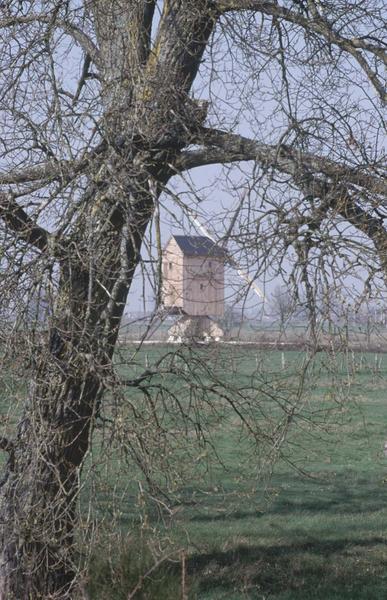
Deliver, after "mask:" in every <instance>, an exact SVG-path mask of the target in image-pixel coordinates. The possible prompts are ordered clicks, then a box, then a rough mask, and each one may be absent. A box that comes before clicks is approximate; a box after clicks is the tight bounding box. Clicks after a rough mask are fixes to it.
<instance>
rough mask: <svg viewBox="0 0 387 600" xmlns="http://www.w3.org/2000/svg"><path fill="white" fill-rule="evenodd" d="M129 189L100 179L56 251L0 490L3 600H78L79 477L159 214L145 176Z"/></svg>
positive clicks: (0, 588)
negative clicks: (56, 272)
mask: <svg viewBox="0 0 387 600" xmlns="http://www.w3.org/2000/svg"><path fill="white" fill-rule="evenodd" d="M129 171H130V169H129ZM119 174H120V170H119V169H118V175H119ZM118 175H117V177H118ZM125 184H126V185H128V184H130V190H131V191H129V188H128V193H127V195H125V196H122V197H121V198H119V197H117V195H116V192H117V188H116V187H115V186H111V185H107V186H106V188H104V186H103V185H102V184H101V181H99V186H100V187H101V186H102V192H98V193H96V195H95V198H94V202H93V204H92V208H91V210H90V212H89V214H86V215H82V217H81V218H80V220H79V223H78V224H77V227H75V234H74V235H73V238H72V239H71V240H69V241H68V243H67V244H66V246H65V247H64V248H61V249H60V252H61V258H60V261H59V262H60V281H59V290H58V296H57V302H56V307H55V312H54V314H53V316H52V319H51V326H50V331H49V335H48V336H47V341H46V344H45V345H43V346H42V347H41V348H40V349H39V350H38V352H37V354H36V356H35V357H34V365H33V371H34V379H33V383H32V385H31V389H30V394H29V399H28V403H27V405H26V407H25V411H24V416H23V419H22V420H21V422H20V424H19V426H18V432H17V437H16V440H15V443H14V444H13V445H12V448H11V451H10V455H9V460H8V463H7V467H6V473H5V477H4V479H3V481H2V484H1V511H0V518H1V521H2V524H3V528H2V539H1V542H2V564H1V569H0V599H1V600H24V599H25V600H27V599H28V600H35V599H36V600H37V599H38V598H61V599H62V598H63V599H64V598H72V597H73V593H74V589H75V588H74V585H75V576H76V574H77V572H78V570H79V569H78V565H77V564H76V560H77V558H76V552H75V540H74V534H75V525H76V522H77V519H76V503H77V498H78V492H79V477H80V469H81V466H82V462H83V460H84V457H85V455H86V453H87V451H88V447H89V438H90V434H91V429H92V423H93V418H94V416H95V415H96V413H97V412H98V403H99V401H100V398H101V394H102V392H103V380H104V375H105V372H106V370H107V369H108V365H109V361H110V359H111V357H112V354H113V351H114V345H115V342H116V338H117V334H118V327H119V323H120V319H121V316H122V313H123V310H124V307H125V302H126V296H127V293H128V289H129V286H130V283H131V280H132V277H133V273H134V270H135V267H136V264H137V258H138V256H139V253H140V247H141V241H142V238H143V235H144V232H145V228H146V226H147V224H148V222H149V219H150V217H151V214H152V208H153V198H152V196H151V194H150V192H149V190H148V189H147V181H146V180H144V178H143V177H137V178H136V177H135V178H133V177H132V178H131V180H130V181H129V180H128V178H127V177H126V178H125ZM91 187H92V189H93V184H91ZM136 190H137V193H136ZM131 207H132V209H131ZM133 207H135V209H133ZM91 213H93V214H91ZM129 214H130V219H129V217H128V215H129ZM91 219H94V223H93V227H92V228H91V227H90V220H91ZM129 221H130V231H129V230H128V222H129Z"/></svg>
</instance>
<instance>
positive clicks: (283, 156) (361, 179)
mask: <svg viewBox="0 0 387 600" xmlns="http://www.w3.org/2000/svg"><path fill="white" fill-rule="evenodd" d="M201 143H202V144H203V146H204V147H202V148H199V149H197V150H196V149H195V150H188V151H186V152H183V153H182V154H181V156H180V158H179V159H178V161H177V163H176V165H175V167H176V169H177V170H178V171H184V170H188V169H193V168H195V167H200V166H205V165H211V164H216V163H223V164H224V163H232V162H238V161H249V160H252V161H257V162H259V163H261V165H262V166H264V167H273V168H275V169H277V170H278V171H281V172H282V173H285V174H287V175H291V176H294V175H296V174H297V173H298V170H299V165H300V164H301V165H302V167H303V169H304V170H307V171H309V172H310V173H313V174H317V173H321V174H322V175H324V176H326V177H329V178H331V179H334V180H335V181H337V180H345V181H346V182H347V183H350V184H352V185H356V186H361V187H365V188H367V189H368V190H370V191H372V192H374V193H377V194H381V195H384V196H387V180H386V178H382V177H379V176H377V175H373V174H370V173H369V172H367V171H364V170H360V169H359V168H358V167H356V168H355V167H350V166H347V165H343V164H340V163H337V162H334V161H332V160H330V159H328V158H326V157H323V156H317V155H315V154H311V153H308V152H303V153H300V152H299V151H298V150H293V149H292V148H291V147H289V146H286V145H284V144H281V145H279V146H278V145H270V144H264V143H262V142H259V141H256V140H253V139H250V138H246V137H243V136H241V135H237V134H233V133H228V132H224V131H220V130H217V129H205V130H204V135H203V138H202V140H201Z"/></svg>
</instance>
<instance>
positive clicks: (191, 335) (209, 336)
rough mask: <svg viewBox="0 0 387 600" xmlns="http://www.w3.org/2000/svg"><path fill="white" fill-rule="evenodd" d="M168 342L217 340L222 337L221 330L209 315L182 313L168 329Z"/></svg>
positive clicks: (182, 342) (207, 341)
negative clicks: (195, 315) (197, 315)
mask: <svg viewBox="0 0 387 600" xmlns="http://www.w3.org/2000/svg"><path fill="white" fill-rule="evenodd" d="M168 334H169V338H168V342H176V343H180V344H184V343H188V344H189V343H192V342H206V343H209V342H219V341H220V340H222V339H223V337H224V332H223V330H222V329H221V328H220V327H219V325H218V324H217V323H215V321H213V320H212V319H210V317H203V316H200V317H192V316H188V315H184V316H183V317H181V318H180V319H179V320H178V321H176V323H174V324H173V325H172V327H171V328H170V329H169V330H168Z"/></svg>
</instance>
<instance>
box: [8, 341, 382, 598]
mask: <svg viewBox="0 0 387 600" xmlns="http://www.w3.org/2000/svg"><path fill="white" fill-rule="evenodd" d="M165 351H166V348H165V347H159V346H157V347H143V348H142V349H141V350H140V352H138V353H133V352H132V350H131V349H130V348H129V349H124V350H123V351H122V354H121V356H119V355H118V356H117V363H120V364H119V370H120V372H121V374H122V375H123V376H124V377H125V378H128V379H131V378H135V377H138V376H139V375H141V373H143V371H144V369H146V368H148V369H152V367H153V366H154V365H155V363H156V362H157V361H158V360H159V358H160V357H161V356H162V355H163V354H164V353H165ZM168 351H171V354H170V355H169V356H168V358H167V359H166V361H164V362H163V363H162V364H161V369H165V370H167V367H168V365H172V366H173V367H176V366H177V367H179V368H181V370H182V373H181V375H178V374H177V375H175V374H173V373H172V374H167V373H166V374H165V375H163V374H158V375H156V376H155V377H153V378H152V379H151V380H150V383H151V385H152V386H153V387H152V388H151V392H152V395H153V397H154V398H156V397H157V393H158V390H159V388H160V386H164V387H166V388H168V389H169V390H170V391H171V392H173V393H175V394H176V396H177V399H178V400H180V401H181V402H182V403H183V408H184V409H186V408H187V403H188V398H190V402H191V404H190V410H191V412H190V413H189V414H190V415H191V416H192V415H195V414H196V415H197V417H198V419H199V417H200V419H203V420H204V421H205V420H206V417H207V420H208V427H207V430H206V435H208V436H209V441H211V442H212V443H213V444H214V447H215V448H216V450H217V452H218V455H219V459H220V460H221V462H222V465H221V464H220V463H219V461H218V460H215V459H210V456H211V452H210V447H209V445H208V444H206V443H204V442H203V440H202V443H201V444H199V445H198V446H197V445H195V443H194V436H193V435H192V434H193V430H194V427H193V425H192V423H191V426H190V427H189V428H188V429H187V431H185V432H182V431H181V430H180V429H181V427H182V421H183V419H182V418H181V417H180V415H179V411H178V407H177V404H176V403H175V402H174V400H172V399H169V400H168V403H169V404H168V409H169V413H171V414H168V413H167V412H165V414H163V415H162V418H161V417H160V418H161V424H160V429H162V428H165V430H166V431H167V432H169V433H168V435H171V439H169V446H168V445H167V442H166V445H165V455H166V456H165V457H161V456H160V454H161V452H160V451H159V452H155V453H154V455H152V454H150V459H149V461H150V466H151V467H152V469H153V471H152V473H151V475H152V478H153V479H154V481H155V482H156V483H159V484H160V486H161V487H162V488H163V489H168V490H169V497H170V500H171V502H170V511H171V512H168V510H166V509H165V510H164V509H163V506H162V505H159V509H157V504H156V503H155V502H154V501H153V500H152V499H151V498H150V497H149V495H148V493H147V487H146V482H145V480H144V477H143V475H142V474H141V473H140V471H139V470H138V469H135V468H134V467H133V462H131V461H130V460H129V461H128V464H126V462H125V453H123V450H122V449H123V447H124V445H125V444H126V443H127V442H128V440H131V441H132V442H133V443H134V441H135V440H136V433H139V434H140V437H141V436H142V437H143V438H144V440H146V443H147V444H148V443H149V448H151V446H152V443H155V444H156V445H157V444H160V443H161V442H160V440H164V437H165V438H166V439H167V438H168V436H167V435H165V436H164V437H163V435H164V434H163V435H160V437H159V438H157V437H152V436H153V435H154V430H153V429H152V427H151V423H152V420H151V416H152V415H150V413H149V414H148V412H147V409H146V407H147V404H146V403H144V400H143V397H142V394H141V392H140V391H139V390H138V389H136V388H134V389H132V390H131V391H130V392H128V399H129V400H130V402H131V404H132V406H131V405H129V403H128V405H125V400H124V401H122V399H121V397H120V396H119V395H117V396H115V395H114V393H112V395H111V398H110V400H109V399H108V401H107V405H106V406H107V408H106V414H105V416H106V417H109V418H110V419H111V422H112V423H111V424H110V425H109V423H110V422H106V424H104V425H103V427H102V429H100V430H98V431H97V432H96V435H95V439H94V442H93V452H92V454H91V456H90V458H89V461H88V463H87V465H86V468H85V471H84V476H85V483H84V486H85V487H84V494H83V497H82V510H83V513H84V515H85V523H87V525H88V526H93V525H95V524H98V529H99V528H100V530H101V537H100V538H99V540H98V542H96V544H95V546H94V548H93V555H92V560H91V568H90V573H89V575H90V583H89V591H90V597H91V598H92V600H105V599H106V600H121V598H127V597H128V594H129V592H130V591H131V590H133V589H134V588H135V586H136V585H138V582H139V581H142V580H141V577H142V576H143V575H144V574H145V573H147V572H149V570H150V569H152V568H153V566H154V564H155V562H157V561H158V560H160V557H161V560H160V564H159V565H158V566H157V568H155V569H154V570H152V571H151V573H150V575H149V577H146V578H145V579H144V581H142V583H141V586H140V588H139V589H138V593H137V594H136V595H135V596H134V598H135V599H136V600H137V599H141V598H142V599H148V600H155V599H160V600H164V598H165V599H166V600H169V599H170V600H175V599H176V600H178V599H180V598H181V597H182V590H181V576H182V561H181V556H182V554H181V553H182V550H184V552H185V554H186V557H187V558H186V573H185V575H186V579H187V590H186V591H187V597H188V598H189V600H194V599H198V600H220V599H229V600H239V599H241V600H242V599H256V600H269V599H270V600H365V599H370V600H379V599H380V600H382V599H385V598H387V502H386V499H387V459H384V458H383V455H382V447H383V443H384V440H385V439H387V419H386V414H387V410H386V408H387V402H386V401H387V385H386V383H387V355H381V362H379V359H378V360H377V361H375V356H374V354H370V355H364V356H361V355H359V354H355V355H352V354H349V355H348V356H344V355H340V354H338V355H337V356H336V360H335V361H334V360H333V359H332V357H328V356H327V355H325V354H320V355H318V356H317V357H316V359H315V361H314V363H313V365H310V368H309V370H308V373H307V377H306V381H305V389H304V390H303V392H302V393H301V394H300V396H299V397H297V393H296V392H297V371H300V365H301V364H302V363H303V361H304V360H305V356H304V355H303V353H298V352H286V353H285V354H284V356H283V355H282V353H281V352H265V353H260V352H259V351H258V350H256V349H253V350H251V349H249V350H247V351H246V350H244V349H243V348H232V349H227V348H225V349H222V350H221V351H220V352H215V350H214V349H213V348H211V347H209V348H201V349H198V350H195V351H194V352H193V353H191V352H190V351H189V350H184V351H183V352H182V355H181V356H180V351H179V352H178V356H177V357H174V356H173V355H174V353H176V351H177V349H176V350H175V349H172V350H171V348H169V349H168ZM283 358H285V369H282V366H283ZM379 358H380V357H379ZM185 361H187V363H188V364H189V368H190V369H192V370H193V372H194V380H195V378H196V379H197V380H198V381H199V380H200V382H201V383H202V384H204V385H206V384H207V383H208V381H209V378H210V373H207V374H206V372H205V369H204V367H206V366H207V367H208V369H209V371H214V372H215V374H216V375H218V376H219V378H220V379H221V380H225V381H227V382H228V383H229V384H230V385H234V386H235V388H238V387H241V386H242V387H244V390H245V391H244V393H245V394H251V393H252V392H251V390H252V389H254V388H256V389H259V390H260V391H259V394H258V396H259V402H258V403H257V404H256V405H255V404H253V408H251V415H250V418H251V422H254V420H256V422H257V423H258V424H259V423H262V424H263V423H264V422H266V421H267V423H268V425H267V428H266V429H264V430H263V431H264V432H266V431H274V429H275V424H276V423H277V422H278V419H281V414H282V413H281V408H280V407H279V405H278V403H277V399H278V398H283V399H284V402H285V404H286V406H290V405H291V403H292V402H293V401H294V402H295V403H297V402H298V404H297V406H298V407H299V412H298V413H297V418H296V419H295V421H294V423H292V427H291V428H290V430H289V432H288V435H287V441H286V443H284V445H283V446H282V448H281V452H282V454H281V456H280V457H279V458H278V460H277V461H272V462H270V461H269V462H268V464H266V465H265V463H264V461H263V460H262V459H263V458H264V456H265V452H266V450H267V448H268V446H267V445H266V446H265V449H264V451H263V452H262V453H261V452H260V450H259V447H258V450H256V449H255V447H254V445H253V444H252V443H251V442H250V441H249V437H248V436H247V435H246V430H244V431H242V433H241V429H240V428H239V427H238V424H237V419H235V415H234V414H233V412H232V410H230V408H229V407H227V408H226V409H224V410H223V409H222V405H221V402H220V401H219V400H216V398H215V396H214V395H213V394H212V392H208V398H207V399H208V402H209V404H206V402H204V401H202V400H201V399H200V397H198V398H195V397H193V398H191V397H189V389H190V388H189V385H188V383H187V381H186V379H185V374H186V375H187V379H191V375H190V374H189V372H188V371H185V367H184V364H185ZM201 361H202V363H201ZM145 365H147V367H146V366H145ZM148 384H149V382H148ZM265 389H266V390H267V389H269V390H270V394H271V395H265V394H264V393H263V391H262V390H265ZM198 390H199V388H198ZM198 394H199V392H198ZM242 397H243V394H242ZM212 400H213V401H214V402H215V403H218V404H217V408H218V412H217V414H216V415H215V414H213V413H211V410H210V402H211V401H212ZM238 401H241V399H239V400H238ZM158 402H159V404H158V405H157V406H161V400H158ZM258 407H259V410H258ZM187 410H188V409H187ZM114 411H116V412H114ZM200 411H201V412H200ZM260 411H261V412H260ZM2 412H3V413H6V412H7V410H3V411H2ZM161 412H162V411H161V408H160V415H161ZM0 413H1V411H0ZM134 413H136V415H135V416H133V415H134ZM197 413H200V414H197ZM263 415H265V416H263ZM119 419H122V420H123V425H122V426H121V425H119ZM270 419H272V420H273V422H272V423H270ZM147 424H148V425H149V429H147ZM120 427H121V429H120ZM141 427H142V429H141ZM173 431H177V432H178V434H177V439H174V438H173V435H172V434H171V433H170V432H173ZM103 440H105V442H103ZM106 440H108V441H106ZM104 443H105V446H103V444H104ZM169 447H170V448H171V449H172V453H171V456H169V455H168V452H167V448H169ZM102 448H103V455H104V454H106V453H107V454H108V455H109V454H110V458H109V460H107V459H106V457H104V456H103V455H102V454H101V449H102ZM136 448H138V447H137V446H136ZM149 448H148V451H149V452H150V450H149ZM163 451H164V450H163ZM290 463H291V464H290ZM164 468H165V469H166V468H170V469H171V471H172V476H171V477H170V478H169V479H167V478H166V477H164V472H163V469H164ZM180 471H183V473H182V474H181V473H180ZM185 471H186V478H184V474H185V473H184V472H185ZM89 495H92V496H93V497H94V501H93V505H92V508H91V510H90V512H89V508H90V507H89V502H88V497H89ZM151 495H152V494H151ZM153 495H155V496H156V495H157V494H153ZM161 500H162V501H165V504H168V503H167V501H166V499H165V498H164V497H161ZM86 515H87V519H86ZM107 539H108V541H106V540H107ZM139 540H140V541H139ZM157 540H158V541H157ZM163 556H164V557H165V560H162V557H163Z"/></svg>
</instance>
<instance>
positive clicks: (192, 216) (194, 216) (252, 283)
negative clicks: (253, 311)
mask: <svg viewBox="0 0 387 600" xmlns="http://www.w3.org/2000/svg"><path fill="white" fill-rule="evenodd" d="M242 202H243V198H242V200H241V203H240V205H239V207H238V209H237V210H236V212H235V214H234V216H233V219H232V223H231V226H230V227H231V229H232V227H233V226H234V224H235V221H236V219H237V217H238V214H239V212H240V210H241V207H242ZM184 210H185V211H186V213H187V216H188V218H189V220H190V221H191V223H193V225H195V227H196V228H197V229H198V230H199V231H201V232H202V233H203V234H204V235H205V236H206V237H208V238H210V240H211V241H213V242H214V244H217V243H218V242H217V240H216V238H215V237H214V236H213V235H212V233H211V232H210V231H209V230H208V229H207V227H205V226H204V225H203V224H202V223H201V222H200V221H199V219H198V215H197V213H195V211H194V210H192V208H189V206H185V207H184ZM230 227H229V228H228V231H227V235H226V236H225V240H224V242H223V244H222V247H223V248H224V246H225V244H226V240H227V238H228V236H229V234H230V232H231V229H230ZM225 255H226V258H227V261H228V263H229V264H230V265H231V266H232V267H234V269H236V271H237V273H238V275H239V277H241V279H244V281H246V283H248V284H249V286H250V287H251V288H252V289H253V290H254V292H255V293H256V294H257V296H258V297H259V298H261V299H262V300H265V294H264V293H263V291H262V290H261V289H260V287H259V286H258V285H257V284H256V283H255V281H254V280H253V279H252V278H251V277H250V275H249V274H248V273H247V272H246V271H244V270H243V269H242V268H241V266H240V265H239V264H238V263H237V261H236V260H235V258H233V257H232V256H231V255H230V254H229V253H228V252H227V251H226V250H225Z"/></svg>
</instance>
